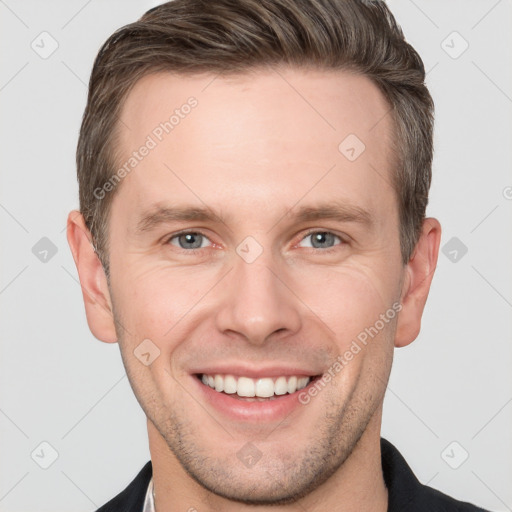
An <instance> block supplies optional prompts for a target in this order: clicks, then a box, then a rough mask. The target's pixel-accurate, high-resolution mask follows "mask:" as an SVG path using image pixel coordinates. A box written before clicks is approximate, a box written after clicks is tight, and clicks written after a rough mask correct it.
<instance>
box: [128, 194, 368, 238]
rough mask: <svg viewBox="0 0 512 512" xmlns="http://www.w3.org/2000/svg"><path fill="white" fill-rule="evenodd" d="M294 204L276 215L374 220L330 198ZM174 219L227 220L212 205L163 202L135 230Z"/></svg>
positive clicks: (365, 223)
mask: <svg viewBox="0 0 512 512" xmlns="http://www.w3.org/2000/svg"><path fill="white" fill-rule="evenodd" d="M293 210H294V208H291V209H289V210H287V211H286V212H285V213H284V214H283V216H282V217H281V218H280V219H279V221H278V222H276V224H277V223H279V222H280V221H281V220H282V219H283V218H284V217H286V216H290V217H291V218H292V219H293V220H295V221H296V222H308V221H317V220H335V221H338V222H353V223H357V224H361V225H363V226H366V227H367V228H371V227H373V225H374V223H375V221H374V218H373V216H372V214H371V213H370V212H369V211H368V210H365V209H364V208H361V207H360V206H357V205H353V204H348V203H343V202H329V203H322V204H318V205H314V206H301V207H300V208H298V209H297V211H296V212H295V213H293ZM176 221H195V222H210V223H215V222H217V223H219V222H220V223H223V224H226V223H227V222H228V221H229V218H225V217H223V216H222V215H219V214H216V213H214V212H213V211H212V210H211V209H209V208H206V207H197V206H180V207H178V206H176V207H171V206H163V205H158V206H156V207H154V208H153V209H152V210H150V211H147V212H145V213H144V214H143V215H142V216H141V219H140V220H139V221H138V223H137V227H136V231H135V232H136V234H143V233H146V232H148V231H152V230H154V229H155V228H156V227H158V226H160V225H162V224H168V223H171V222H176Z"/></svg>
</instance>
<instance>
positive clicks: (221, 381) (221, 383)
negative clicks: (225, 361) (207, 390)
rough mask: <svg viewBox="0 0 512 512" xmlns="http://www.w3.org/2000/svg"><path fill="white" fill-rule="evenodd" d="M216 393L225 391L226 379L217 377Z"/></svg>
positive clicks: (215, 380)
mask: <svg viewBox="0 0 512 512" xmlns="http://www.w3.org/2000/svg"><path fill="white" fill-rule="evenodd" d="M214 382H215V391H224V379H223V378H222V377H221V376H220V375H215V379H214Z"/></svg>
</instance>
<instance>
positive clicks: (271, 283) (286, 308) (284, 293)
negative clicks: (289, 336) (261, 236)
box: [217, 240, 300, 344]
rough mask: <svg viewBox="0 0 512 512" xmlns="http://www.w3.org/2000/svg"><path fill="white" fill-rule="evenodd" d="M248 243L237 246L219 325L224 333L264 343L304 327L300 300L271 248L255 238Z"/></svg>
mask: <svg viewBox="0 0 512 512" xmlns="http://www.w3.org/2000/svg"><path fill="white" fill-rule="evenodd" d="M246 242H247V245H244V242H242V243H241V244H240V245H239V246H238V247H237V255H235V258H234V268H233V271H232V272H230V273H229V279H230V280H229V282H228V283H226V285H227V286H226V288H225V293H224V294H223V297H222V305H221V307H220V310H219V312H218V315H217V324H218V328H219V329H220V330H221V331H222V332H226V331H231V332H236V333H238V334H240V335H241V336H242V337H244V338H245V339H246V341H248V342H250V343H252V344H263V343H265V341H266V340H267V339H268V338H269V337H270V336H271V335H272V334H273V333H275V332H276V331H282V330H287V331H289V332H296V331H297V330H298V329H299V328H300V315H299V309H298V306H299V303H298V301H297V300H296V298H295V296H294V294H293V293H292V292H291V291H290V290H289V289H288V288H287V287H286V285H285V284H284V283H285V282H286V276H285V274H284V272H283V265H282V262H281V261H276V260H275V257H274V255H273V254H272V251H271V250H270V249H268V250H262V249H263V248H262V247H261V246H260V247H261V249H259V250H258V249H257V247H256V246H255V245H254V243H253V242H252V241H251V240H248V241H246ZM251 244H252V245H251ZM283 281H284V282H283Z"/></svg>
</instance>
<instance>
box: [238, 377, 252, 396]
mask: <svg viewBox="0 0 512 512" xmlns="http://www.w3.org/2000/svg"><path fill="white" fill-rule="evenodd" d="M255 387H256V386H255V385H254V381H253V380H252V379H248V378H247V377H240V378H239V379H238V383H237V387H236V394H237V395H238V396H249V397H251V396H255V395H256V390H255Z"/></svg>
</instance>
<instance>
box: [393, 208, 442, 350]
mask: <svg viewBox="0 0 512 512" xmlns="http://www.w3.org/2000/svg"><path fill="white" fill-rule="evenodd" d="M440 242H441V224H440V223H439V221H438V220H437V219H434V218H426V219H425V220H424V221H423V226H422V230H421V235H420V238H419V240H418V243H417V244H416V247H415V250H414V253H413V255H412V257H411V259H410V260H409V262H408V263H407V265H406V267H405V268H404V273H405V275H404V278H403V283H402V290H401V292H402V295H401V304H402V310H401V311H400V314H399V316H398V321H397V330H396V334H395V347H404V346H406V345H409V344H410V343H412V342H413V341H414V340H415V339H416V338H417V336H418V334H419V332H420V328H421V317H422V315H423V310H424V308H425V303H426V301H427V297H428V293H429V290H430V285H431V283H432V278H433V276H434V271H435V269H436V266H437V257H438V254H439V245H440Z"/></svg>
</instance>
